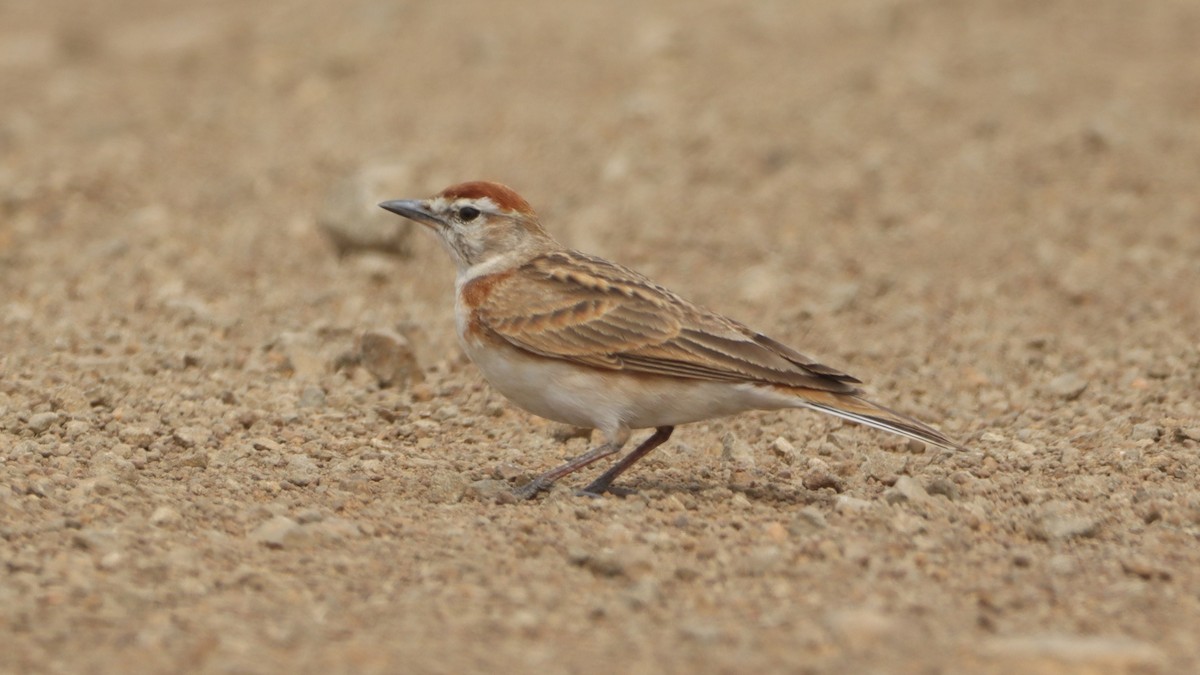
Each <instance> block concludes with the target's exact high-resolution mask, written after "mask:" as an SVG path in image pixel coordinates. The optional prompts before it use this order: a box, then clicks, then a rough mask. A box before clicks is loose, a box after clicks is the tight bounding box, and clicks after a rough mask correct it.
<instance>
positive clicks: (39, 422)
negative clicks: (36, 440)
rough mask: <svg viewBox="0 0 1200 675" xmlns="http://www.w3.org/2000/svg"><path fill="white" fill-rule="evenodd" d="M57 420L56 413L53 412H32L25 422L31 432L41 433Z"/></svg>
mask: <svg viewBox="0 0 1200 675" xmlns="http://www.w3.org/2000/svg"><path fill="white" fill-rule="evenodd" d="M57 421H58V413H55V412H42V413H34V414H32V415H30V416H29V421H28V422H27V423H26V425H27V426H28V427H29V430H30V431H32V432H33V433H35V434H41V433H45V432H46V430H47V429H49V428H50V427H51V426H53V425H54V423H55V422H57Z"/></svg>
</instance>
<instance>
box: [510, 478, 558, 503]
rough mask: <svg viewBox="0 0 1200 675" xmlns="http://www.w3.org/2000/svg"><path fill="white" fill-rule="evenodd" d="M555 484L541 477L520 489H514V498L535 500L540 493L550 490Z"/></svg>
mask: <svg viewBox="0 0 1200 675" xmlns="http://www.w3.org/2000/svg"><path fill="white" fill-rule="evenodd" d="M553 484H554V483H553V481H547V480H544V479H542V478H541V477H540V476H539V477H538V478H534V479H533V480H531V481H529V482H528V483H526V484H524V485H522V486H520V487H517V488H514V489H513V496H515V497H516V498H517V499H533V498H534V497H536V496H537V494H538V493H539V492H541V491H543V490H549V489H550V486H551V485H553Z"/></svg>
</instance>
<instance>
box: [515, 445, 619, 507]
mask: <svg viewBox="0 0 1200 675" xmlns="http://www.w3.org/2000/svg"><path fill="white" fill-rule="evenodd" d="M628 441H629V430H628V429H619V430H617V432H616V433H613V434H609V437H608V440H607V441H606V442H605V443H604V444H603V445H600V446H597V447H595V448H592V449H591V450H589V451H587V452H585V453H583V454H582V455H580V456H578V457H576V458H574V459H572V460H571V461H569V462H567V463H565V464H563V465H561V466H557V467H555V468H553V469H550V470H549V471H547V472H546V473H543V474H542V475H540V476H538V477H537V478H534V479H533V480H531V481H529V482H528V483H526V484H524V485H522V486H521V487H519V488H517V489H516V490H513V494H514V495H516V496H517V498H518V499H530V498H532V497H533V496H534V495H536V494H537V493H539V492H541V491H542V490H547V489H549V488H550V486H551V485H553V484H554V481H556V480H558V479H559V478H562V477H563V476H565V475H567V474H569V473H572V472H574V471H578V470H579V469H582V468H583V467H585V466H587V465H588V464H591V463H592V462H595V461H596V460H598V459H603V458H605V457H608V456H609V455H611V454H613V453H615V452H618V451H620V450H621V448H623V447H625V443H627V442H628Z"/></svg>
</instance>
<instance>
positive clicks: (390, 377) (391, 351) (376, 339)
mask: <svg viewBox="0 0 1200 675" xmlns="http://www.w3.org/2000/svg"><path fill="white" fill-rule="evenodd" d="M359 353H360V355H361V361H362V365H363V368H365V369H366V370H367V372H368V373H371V375H372V376H373V377H374V378H375V380H376V381H377V382H379V385H380V386H383V387H388V386H391V385H393V384H406V383H410V382H419V381H421V379H422V376H421V369H420V366H418V364H417V357H416V354H414V353H413V350H412V348H411V346H410V345H409V344H408V340H406V339H405V338H404V337H403V336H401V335H399V334H398V333H394V332H392V331H388V330H374V331H368V332H366V333H363V335H362V337H361V338H359Z"/></svg>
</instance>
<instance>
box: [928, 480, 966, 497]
mask: <svg viewBox="0 0 1200 675" xmlns="http://www.w3.org/2000/svg"><path fill="white" fill-rule="evenodd" d="M926 490H928V492H929V494H931V495H941V496H943V497H945V498H946V499H949V500H950V501H955V500H957V499H958V493H959V490H958V486H957V485H955V484H954V481H952V480H948V479H946V478H935V479H933V480H932V481H931V482H930V483H929V487H927V488H926Z"/></svg>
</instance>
